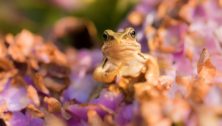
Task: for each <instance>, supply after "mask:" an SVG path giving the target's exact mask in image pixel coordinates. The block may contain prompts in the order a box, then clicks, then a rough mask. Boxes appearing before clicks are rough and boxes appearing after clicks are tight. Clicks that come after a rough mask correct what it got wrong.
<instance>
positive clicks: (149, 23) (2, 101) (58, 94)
mask: <svg viewBox="0 0 222 126" xmlns="http://www.w3.org/2000/svg"><path fill="white" fill-rule="evenodd" d="M221 13H222V2H221V0H180V1H179V0H170V1H169V0H141V1H140V3H139V4H138V5H137V6H136V7H135V8H134V9H133V10H132V11H131V12H130V14H129V15H128V17H127V19H126V20H125V21H124V22H123V23H122V24H121V26H120V29H121V28H125V27H128V26H133V27H135V28H136V31H137V38H138V39H139V41H140V42H141V45H142V48H143V51H146V53H149V54H150V55H152V56H154V57H156V58H157V59H158V64H159V66H160V77H159V79H158V80H160V81H156V80H155V81H153V82H155V84H151V83H152V81H149V82H147V81H144V82H142V83H141V82H139V83H137V82H135V83H134V84H133V86H132V92H133V93H132V92H129V93H132V94H126V93H127V92H124V91H122V90H120V89H119V88H118V87H117V86H116V85H115V84H112V85H105V84H100V83H98V82H96V81H95V80H94V79H93V78H92V72H93V70H94V69H95V67H96V66H97V65H98V63H100V62H101V60H102V54H101V52H100V51H99V50H97V49H94V50H75V49H73V48H67V49H65V50H64V52H62V51H60V50H59V49H58V48H57V46H55V44H54V43H53V42H50V41H47V40H45V39H43V38H42V37H41V36H39V35H35V34H33V33H31V32H29V31H27V30H22V31H21V32H20V33H19V34H17V35H15V36H13V35H11V34H8V35H5V36H2V37H1V38H0V125H2V126H5V125H7V126H18V125H19V126H138V125H140V126H146V125H151V126H160V125H161V126H171V125H187V126H196V125H201V126H208V125H212V126H217V125H221V124H222V123H221V122H222V119H221V115H222V107H221V106H222V93H221V92H222V66H221V64H222V50H221V48H222V37H221V35H222V23H221V22H222V15H221ZM135 67H136V66H135ZM117 83H123V85H124V81H120V82H117ZM126 86H127V85H126ZM126 96H130V100H129V99H127V97H126Z"/></svg>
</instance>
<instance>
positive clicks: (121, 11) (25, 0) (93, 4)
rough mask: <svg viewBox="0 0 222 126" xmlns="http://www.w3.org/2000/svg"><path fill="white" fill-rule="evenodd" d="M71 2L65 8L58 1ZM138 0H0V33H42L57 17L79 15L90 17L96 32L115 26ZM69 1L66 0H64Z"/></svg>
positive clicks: (50, 26)
mask: <svg viewBox="0 0 222 126" xmlns="http://www.w3.org/2000/svg"><path fill="white" fill-rule="evenodd" d="M58 1H59V2H60V3H62V2H63V3H64V2H70V4H71V3H72V4H73V5H72V6H70V7H71V9H70V8H68V9H67V8H66V7H64V6H62V5H60V3H59V2H58ZM137 1H138V0H7V1H6V0H1V1H0V33H8V32H11V33H17V32H19V31H20V30H21V29H23V28H26V29H28V30H31V31H32V32H38V33H45V32H47V31H48V30H49V29H50V28H52V26H53V24H54V23H55V22H56V21H57V20H58V19H60V18H62V17H65V16H70V15H71V16H74V17H81V18H85V19H88V20H90V21H92V22H93V23H94V24H95V26H96V28H97V30H98V33H99V35H100V34H101V33H102V32H103V30H104V29H107V28H111V29H115V28H116V27H117V26H118V24H119V23H120V21H121V20H122V19H124V17H125V15H126V14H127V12H128V11H129V10H130V8H132V7H133V5H135V4H136V3H137ZM65 4H66V5H69V3H65Z"/></svg>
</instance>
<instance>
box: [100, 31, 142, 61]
mask: <svg viewBox="0 0 222 126" xmlns="http://www.w3.org/2000/svg"><path fill="white" fill-rule="evenodd" d="M103 38H104V44H103V46H102V52H103V54H104V55H105V56H106V57H111V58H118V59H119V58H124V57H126V56H128V57H129V56H130V55H131V54H135V53H138V52H140V51H141V46H140V44H139V43H138V42H137V40H136V33H135V30H134V29H133V28H131V27H129V28H126V29H125V30H124V31H122V32H114V31H112V30H105V31H104V34H103ZM131 56H132V55H131Z"/></svg>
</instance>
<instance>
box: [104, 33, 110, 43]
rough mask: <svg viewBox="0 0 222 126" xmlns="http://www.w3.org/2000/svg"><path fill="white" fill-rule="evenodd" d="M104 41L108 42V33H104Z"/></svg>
mask: <svg viewBox="0 0 222 126" xmlns="http://www.w3.org/2000/svg"><path fill="white" fill-rule="evenodd" d="M103 39H104V40H105V41H107V40H108V39H109V35H108V34H107V33H106V32H104V33H103Z"/></svg>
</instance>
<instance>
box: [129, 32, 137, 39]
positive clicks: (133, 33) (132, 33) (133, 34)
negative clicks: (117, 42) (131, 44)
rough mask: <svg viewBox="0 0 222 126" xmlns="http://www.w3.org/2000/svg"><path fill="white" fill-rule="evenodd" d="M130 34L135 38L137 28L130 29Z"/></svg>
mask: <svg viewBox="0 0 222 126" xmlns="http://www.w3.org/2000/svg"><path fill="white" fill-rule="evenodd" d="M129 34H130V36H131V37H132V38H135V37H136V32H135V30H132V31H130V33H129Z"/></svg>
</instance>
